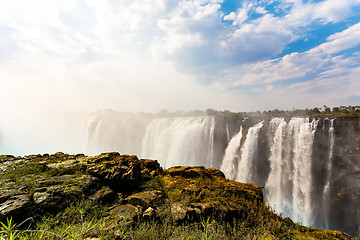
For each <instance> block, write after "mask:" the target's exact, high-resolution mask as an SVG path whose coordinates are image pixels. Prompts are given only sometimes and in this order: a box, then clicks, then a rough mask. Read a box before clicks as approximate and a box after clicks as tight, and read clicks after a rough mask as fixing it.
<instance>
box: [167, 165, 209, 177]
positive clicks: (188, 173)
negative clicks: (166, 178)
mask: <svg viewBox="0 0 360 240" xmlns="http://www.w3.org/2000/svg"><path fill="white" fill-rule="evenodd" d="M165 173H166V174H169V175H170V176H172V177H175V176H180V177H184V178H198V177H201V178H206V177H207V178H210V177H211V174H210V173H209V171H207V169H206V168H205V167H202V166H200V167H179V166H177V167H171V168H169V169H167V170H166V171H165Z"/></svg>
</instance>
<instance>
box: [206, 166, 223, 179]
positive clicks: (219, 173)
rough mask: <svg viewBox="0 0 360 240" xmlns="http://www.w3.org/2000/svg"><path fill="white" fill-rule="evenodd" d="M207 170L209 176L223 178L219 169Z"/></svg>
mask: <svg viewBox="0 0 360 240" xmlns="http://www.w3.org/2000/svg"><path fill="white" fill-rule="evenodd" d="M207 170H208V172H209V173H210V175H211V176H216V177H221V178H225V174H224V173H223V172H222V171H220V170H219V169H216V168H208V169H207Z"/></svg>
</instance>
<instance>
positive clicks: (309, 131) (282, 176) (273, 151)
mask: <svg viewBox="0 0 360 240" xmlns="http://www.w3.org/2000/svg"><path fill="white" fill-rule="evenodd" d="M271 129H275V132H274V135H273V136H270V138H271V139H272V141H271V146H270V158H269V161H270V174H269V178H268V180H267V182H266V186H265V187H266V190H267V193H268V194H267V200H268V203H269V204H270V205H271V206H273V207H274V208H275V210H276V211H277V212H282V213H283V214H284V215H285V216H290V217H291V218H292V219H293V220H295V221H297V222H301V223H303V224H305V225H310V224H312V204H311V190H312V178H311V163H312V150H313V141H314V133H315V131H316V129H317V121H316V120H313V121H312V122H309V119H308V118H295V117H294V118H291V120H290V121H289V123H288V124H287V123H286V122H285V120H284V119H281V118H274V119H272V120H271V122H270V130H271Z"/></svg>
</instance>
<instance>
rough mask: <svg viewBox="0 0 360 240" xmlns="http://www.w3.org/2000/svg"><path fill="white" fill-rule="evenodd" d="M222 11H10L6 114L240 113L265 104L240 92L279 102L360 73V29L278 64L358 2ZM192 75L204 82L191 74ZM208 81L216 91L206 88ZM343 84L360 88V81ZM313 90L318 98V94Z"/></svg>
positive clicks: (36, 6)
mask: <svg viewBox="0 0 360 240" xmlns="http://www.w3.org/2000/svg"><path fill="white" fill-rule="evenodd" d="M222 2H223V1H222V0H191V1H185V0H175V1H169V0H134V1H125V0H120V1H115V0H104V1H95V0H83V1H72V0H56V1H52V2H49V1H46V0H39V1H36V2H29V1H24V0H14V1H8V2H6V3H3V4H2V7H1V9H0V31H1V27H4V29H6V30H3V31H2V32H1V35H0V36H2V40H3V41H2V46H1V47H0V49H1V51H2V52H4V53H6V55H5V54H4V55H3V56H1V61H2V62H1V65H0V83H1V85H2V86H6V91H5V94H2V96H1V99H0V100H1V102H2V103H1V104H2V105H4V102H7V101H8V100H6V99H11V100H12V101H13V103H14V104H15V105H26V106H28V105H33V106H36V104H38V106H40V105H44V106H45V105H51V106H55V105H56V106H57V107H59V108H82V107H84V108H103V107H114V108H118V109H124V108H126V109H129V110H130V109H144V110H146V109H155V110H156V109H157V108H160V109H161V108H171V106H174V107H173V108H175V109H176V108H177V109H179V108H182V107H183V106H185V107H188V106H191V107H195V108H196V107H199V108H200V106H201V107H204V108H209V107H216V106H218V108H223V107H222V106H225V105H228V104H229V102H228V101H234V103H233V102H232V103H231V105H232V106H233V107H235V106H236V104H238V103H236V102H239V101H241V102H243V103H244V104H249V106H256V104H255V103H254V102H257V104H261V99H259V100H258V101H257V100H256V101H255V100H254V99H251V100H247V99H246V98H247V97H249V95H247V96H245V95H243V94H240V93H239V92H237V89H239V88H241V87H244V86H245V87H249V86H250V87H249V88H251V89H258V90H259V89H266V91H267V92H269V93H270V92H272V93H274V92H279V91H280V90H279V87H278V85H279V82H281V81H287V80H288V79H294V78H305V77H307V76H309V75H311V74H315V73H321V72H322V73H323V74H322V75H319V77H318V78H317V79H316V81H318V85H316V86H320V83H323V80H322V79H330V78H334V76H335V72H336V71H337V70H338V71H340V69H343V70H342V71H341V74H340V73H339V74H337V75H336V76H340V75H341V79H346V77H348V79H353V78H354V77H353V76H355V75H356V73H358V72H356V71H355V70H354V72H351V71H350V68H351V67H354V65H356V63H358V62H359V59H358V56H355V55H352V56H351V58H349V57H345V56H342V55H339V54H340V53H341V51H343V50H347V49H349V48H353V47H356V46H358V44H359V39H360V35H359V32H360V30H359V28H360V27H359V24H356V25H354V26H351V27H349V28H348V29H347V30H345V31H343V32H341V33H338V34H334V35H332V36H330V37H329V38H328V39H327V42H326V43H323V44H320V45H319V46H318V47H316V48H314V49H312V50H309V51H306V52H304V53H293V54H288V55H286V56H285V57H283V58H279V59H273V58H274V57H275V56H276V55H277V54H279V53H281V52H282V51H284V49H285V48H286V47H287V46H288V44H289V43H291V42H293V41H296V40H298V39H300V38H303V37H304V36H306V32H305V31H307V30H308V29H311V25H312V24H319V23H320V24H327V23H330V22H340V21H343V20H344V19H346V18H347V17H348V16H349V15H351V14H354V12H353V8H352V7H353V6H355V5H358V4H359V3H360V1H359V0H355V1H350V0H344V1H334V0H326V1H322V2H312V1H309V2H308V3H303V1H300V0H297V1H283V2H282V3H281V4H280V6H279V8H282V9H280V10H281V11H282V12H281V13H282V14H280V15H279V14H277V13H276V12H272V11H270V10H269V9H268V8H267V7H268V4H271V2H270V1H258V2H257V1H251V2H250V1H248V2H245V3H244V4H243V5H242V6H241V7H240V8H239V9H234V10H233V12H231V13H230V14H228V15H225V16H224V13H223V12H221V4H222ZM280 10H279V11H280ZM254 13H255V15H254ZM259 14H260V15H259ZM3 36H4V38H3ZM5 40H6V41H5ZM4 43H6V46H10V48H7V47H4V46H5V45H4ZM10 49H11V50H10ZM4 56H6V57H4ZM354 63H355V64H354ZM174 66H175V67H176V68H174ZM355 67H356V66H355ZM179 69H180V70H181V71H179ZM347 71H348V72H347ZM189 72H190V73H196V74H195V75H193V76H191V75H186V74H184V73H189ZM320 76H321V79H320ZM199 79H201V80H203V81H204V79H206V80H207V81H206V83H205V84H204V82H203V85H201V84H199V83H197V81H199ZM324 81H325V80H324ZM308 82H309V81H306V83H308ZM334 82H335V81H334ZM344 82H345V83H346V85H347V86H353V87H357V86H358V85H356V83H354V81H353V80H351V81H350V80H349V81H345V80H344ZM211 83H213V84H212V85H210V86H209V84H211ZM288 85H289V84H288ZM300 85H301V84H299V85H294V86H300ZM305 86H306V87H309V89H311V84H309V85H306V84H305V83H304V87H305ZM321 86H323V85H321ZM290 88H291V87H290ZM292 89H296V87H295V88H292ZM304 89H305V88H304ZM258 90H257V91H258ZM184 95H186V96H187V98H186V100H182V99H183V96H184ZM283 96H285V95H283ZM164 99H166V101H164ZM204 99H206V101H204ZM217 99H222V100H221V101H220V100H217ZM262 99H263V100H264V99H268V100H269V99H270V95H269V96H267V97H264V98H262ZM5 100H6V101H5ZM276 101H278V102H281V101H280V100H276ZM276 101H275V100H274V102H276ZM193 102H201V103H198V104H197V105H196V106H194V104H192V103H193ZM270 102H271V101H270ZM35 103H36V104H35ZM229 105H230V104H229Z"/></svg>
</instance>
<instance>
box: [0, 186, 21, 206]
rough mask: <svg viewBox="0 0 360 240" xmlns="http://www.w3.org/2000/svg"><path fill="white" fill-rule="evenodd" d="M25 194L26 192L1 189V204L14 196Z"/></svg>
mask: <svg viewBox="0 0 360 240" xmlns="http://www.w3.org/2000/svg"><path fill="white" fill-rule="evenodd" d="M21 194H25V192H23V191H21V190H19V189H1V191H0V203H3V202H5V201H7V200H8V199H10V198H11V197H13V196H16V195H21Z"/></svg>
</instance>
